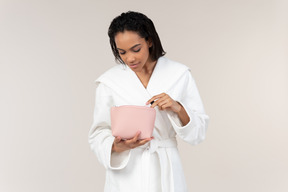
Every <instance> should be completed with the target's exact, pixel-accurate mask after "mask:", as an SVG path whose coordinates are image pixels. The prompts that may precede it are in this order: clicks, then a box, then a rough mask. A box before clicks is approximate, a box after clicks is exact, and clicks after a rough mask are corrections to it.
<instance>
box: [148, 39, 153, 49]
mask: <svg viewBox="0 0 288 192" xmlns="http://www.w3.org/2000/svg"><path fill="white" fill-rule="evenodd" d="M148 46H149V48H151V47H152V46H153V42H152V39H151V38H149V39H148Z"/></svg>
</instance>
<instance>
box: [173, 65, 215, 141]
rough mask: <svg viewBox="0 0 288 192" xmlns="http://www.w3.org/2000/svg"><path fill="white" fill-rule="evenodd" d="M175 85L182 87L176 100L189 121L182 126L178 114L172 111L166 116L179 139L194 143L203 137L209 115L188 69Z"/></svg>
mask: <svg viewBox="0 0 288 192" xmlns="http://www.w3.org/2000/svg"><path fill="white" fill-rule="evenodd" d="M177 85H178V87H182V89H179V91H181V93H180V94H181V95H182V96H181V97H179V98H181V99H179V100H178V102H179V103H180V104H181V105H182V106H183V107H184V109H185V110H186V112H187V114H188V116H189V118H190V121H189V122H188V124H186V125H185V126H182V123H181V121H180V119H179V117H178V115H177V114H176V113H174V112H168V118H169V119H170V121H171V124H172V126H173V128H174V130H175V132H176V133H177V135H178V136H179V137H180V138H181V139H183V140H184V141H186V142H188V143H190V144H192V145H196V144H198V143H200V142H201V141H203V140H204V139H205V134H206V129H207V124H208V120H209V117H208V116H207V115H206V114H205V111H204V107H203V104H202V100H201V98H200V95H199V92H198V89H197V86H196V83H195V80H194V79H193V77H192V75H191V73H190V71H189V70H187V71H186V72H185V73H184V74H183V76H182V77H181V79H180V80H179V82H178V84H177Z"/></svg>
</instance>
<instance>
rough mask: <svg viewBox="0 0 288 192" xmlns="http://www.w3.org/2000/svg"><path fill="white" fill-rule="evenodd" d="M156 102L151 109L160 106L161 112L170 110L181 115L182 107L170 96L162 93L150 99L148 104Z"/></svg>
mask: <svg viewBox="0 0 288 192" xmlns="http://www.w3.org/2000/svg"><path fill="white" fill-rule="evenodd" d="M152 101H154V102H153V103H152V105H151V107H155V106H158V108H159V110H165V109H166V110H170V111H173V112H175V113H179V112H180V110H181V108H182V106H181V105H180V104H179V103H178V102H177V101H174V100H173V99H172V98H171V97H170V96H169V95H168V94H166V93H161V94H159V95H155V96H153V97H152V98H151V99H149V100H148V101H147V103H146V105H148V104H149V103H151V102H152Z"/></svg>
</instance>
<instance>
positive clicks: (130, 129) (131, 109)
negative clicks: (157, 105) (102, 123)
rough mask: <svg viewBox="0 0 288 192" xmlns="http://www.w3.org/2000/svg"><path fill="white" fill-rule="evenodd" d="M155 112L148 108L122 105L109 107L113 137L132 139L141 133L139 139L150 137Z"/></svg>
mask: <svg viewBox="0 0 288 192" xmlns="http://www.w3.org/2000/svg"><path fill="white" fill-rule="evenodd" d="M155 118H156V111H155V109H154V108H151V107H148V106H136V105H123V106H116V107H111V129H112V135H113V136H115V137H116V136H120V137H121V138H122V139H131V138H133V137H134V136H135V135H136V133H137V131H141V134H140V136H139V139H146V138H150V137H152V133H153V129H154V124H155Z"/></svg>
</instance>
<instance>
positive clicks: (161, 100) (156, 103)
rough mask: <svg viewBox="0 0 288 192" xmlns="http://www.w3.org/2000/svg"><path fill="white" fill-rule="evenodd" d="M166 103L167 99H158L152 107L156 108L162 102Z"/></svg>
mask: <svg viewBox="0 0 288 192" xmlns="http://www.w3.org/2000/svg"><path fill="white" fill-rule="evenodd" d="M164 101H165V98H163V97H162V98H160V99H158V100H156V101H155V102H154V103H153V104H152V105H151V107H153V108H154V107H156V106H159V103H161V102H164Z"/></svg>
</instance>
